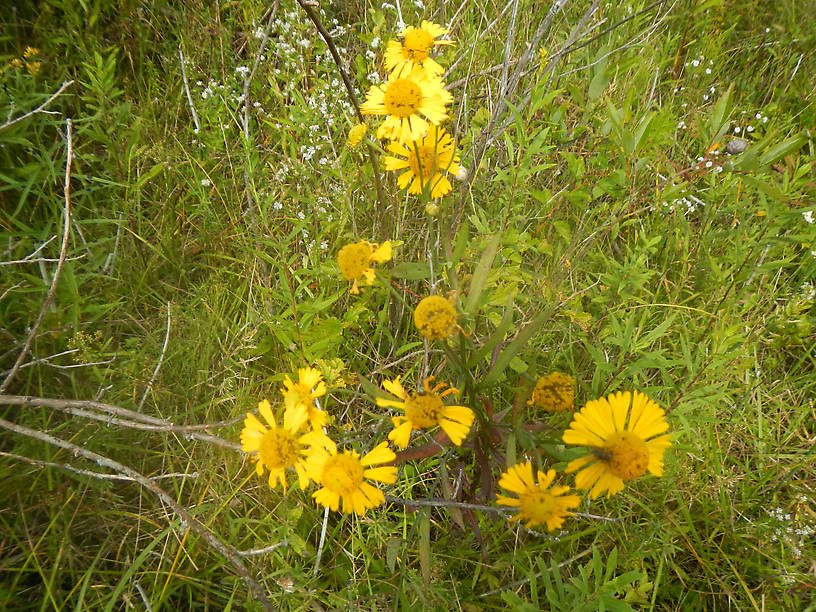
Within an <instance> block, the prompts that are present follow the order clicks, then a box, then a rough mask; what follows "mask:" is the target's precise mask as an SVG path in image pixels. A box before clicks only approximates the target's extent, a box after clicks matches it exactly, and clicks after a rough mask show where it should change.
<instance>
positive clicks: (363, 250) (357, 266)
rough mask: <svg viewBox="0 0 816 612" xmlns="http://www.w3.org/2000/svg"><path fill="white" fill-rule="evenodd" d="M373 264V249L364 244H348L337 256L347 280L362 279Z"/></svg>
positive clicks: (338, 263)
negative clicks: (371, 263)
mask: <svg viewBox="0 0 816 612" xmlns="http://www.w3.org/2000/svg"><path fill="white" fill-rule="evenodd" d="M370 262H371V247H370V246H368V245H367V244H366V243H364V242H358V243H355V244H347V245H346V246H344V247H343V248H342V249H340V252H339V253H338V254H337V265H338V266H340V271H341V272H342V273H343V276H345V277H346V280H354V279H355V278H360V277H361V276H362V275H363V272H364V271H365V270H367V269H368V264H369V263H370Z"/></svg>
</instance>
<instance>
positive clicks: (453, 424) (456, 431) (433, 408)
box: [377, 376, 473, 448]
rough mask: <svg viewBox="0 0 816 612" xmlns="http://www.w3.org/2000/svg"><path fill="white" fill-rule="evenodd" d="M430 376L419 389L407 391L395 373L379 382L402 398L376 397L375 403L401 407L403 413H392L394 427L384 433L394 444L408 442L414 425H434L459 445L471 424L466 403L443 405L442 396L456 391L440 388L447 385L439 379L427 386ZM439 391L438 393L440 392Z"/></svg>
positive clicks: (471, 415) (400, 444) (471, 419)
mask: <svg viewBox="0 0 816 612" xmlns="http://www.w3.org/2000/svg"><path fill="white" fill-rule="evenodd" d="M432 381H433V376H431V377H429V378H426V379H425V381H424V382H423V390H422V391H420V392H419V393H416V392H414V391H411V392H410V393H409V392H408V391H406V390H405V388H404V387H403V386H402V384H401V383H400V379H399V377H397V378H396V379H394V380H386V381H384V382H383V388H384V389H385V390H386V391H388V392H389V393H391V394H393V395H396V396H397V397H398V398H400V400H402V401H399V402H398V401H396V400H389V399H385V398H380V397H378V398H377V405H378V406H392V407H394V408H402V409H403V410H404V411H405V416H397V417H392V418H391V422H392V423H393V424H394V429H393V430H392V431H391V433H390V434H388V439H389V440H391V441H392V442H394V444H395V445H396V446H397V447H398V448H405V447H406V446H408V441H409V440H410V438H411V432H412V431H413V430H414V429H423V430H424V429H431V428H432V427H436V426H437V425H438V426H439V427H441V428H442V431H444V432H445V433H446V434H447V435H448V437H449V438H450V439H451V442H453V443H454V444H455V445H456V446H461V445H462V441H463V440H464V439H465V438H466V437H467V435H468V432H469V431H470V427H471V425H473V411H472V410H471V409H470V408H468V407H466V406H447V405H446V404H445V403H444V402H443V401H442V399H443V398H444V397H445V396H446V395H450V394H451V393H459V391H458V390H457V389H454V388H453V387H451V388H450V389H447V390H445V391H442V390H443V389H444V388H445V387H447V385H446V384H445V383H439V384H437V385H435V386H434V387H433V388H431V385H430V383H431V382H432ZM440 391H441V393H440Z"/></svg>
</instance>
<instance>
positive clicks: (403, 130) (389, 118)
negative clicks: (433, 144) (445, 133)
mask: <svg viewBox="0 0 816 612" xmlns="http://www.w3.org/2000/svg"><path fill="white" fill-rule="evenodd" d="M452 101H453V96H452V95H451V93H450V92H449V91H447V90H446V89H445V88H444V83H442V81H441V80H440V79H439V78H438V77H434V76H432V75H430V74H428V72H427V71H426V70H425V69H424V68H421V67H419V66H417V67H415V68H414V69H413V70H411V72H409V73H408V74H406V75H402V76H396V75H395V74H394V73H392V74H391V76H389V77H388V80H387V81H386V82H385V84H384V85H373V86H372V87H371V89H369V90H368V93H367V94H366V101H365V102H364V103H363V104H361V105H360V112H361V113H362V114H364V115H386V118H385V121H383V122H382V124H381V125H380V127H379V128H378V129H377V138H387V139H389V140H398V141H400V142H405V141H407V140H416V139H418V138H421V137H422V136H423V135H424V134H425V132H427V131H428V123H429V122H430V123H431V124H433V125H438V124H439V123H440V122H442V121H444V120H445V119H447V118H448V111H447V110H446V108H445V106H446V105H447V104H450V103H451V102H452Z"/></svg>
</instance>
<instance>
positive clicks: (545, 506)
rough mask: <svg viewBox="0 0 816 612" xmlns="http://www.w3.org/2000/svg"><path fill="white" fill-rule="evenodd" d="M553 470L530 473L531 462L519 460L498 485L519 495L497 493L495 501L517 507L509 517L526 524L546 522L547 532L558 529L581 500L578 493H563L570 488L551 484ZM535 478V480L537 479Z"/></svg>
mask: <svg viewBox="0 0 816 612" xmlns="http://www.w3.org/2000/svg"><path fill="white" fill-rule="evenodd" d="M554 478H555V470H548V471H547V473H546V474H545V473H544V472H542V471H541V470H538V471H537V473H536V474H535V475H534V474H533V465H532V463H529V462H527V463H518V464H516V465H514V466H513V467H511V468H509V469H508V470H507V471H506V472H505V473H504V474H502V477H501V480H499V486H500V487H504V488H505V489H507V490H508V491H511V492H513V493H516V494H517V495H518V497H517V498H516V497H505V496H504V495H498V494H497V495H496V503H498V504H499V505H502V506H511V507H515V508H518V509H519V513H518V514H517V515H515V516H514V517H513V518H511V519H510V520H513V521H519V520H522V519H523V520H524V521H526V523H527V527H535V526H536V525H546V526H547V529H548V530H549V531H553V530H554V529H560V528H561V526H562V525H563V524H564V519H565V518H566V517H568V516H573V514H572V512H570V511H569V510H570V508H575V507H577V506H578V505H579V504H580V503H581V498H580V497H579V496H577V495H564V493H566V492H567V491H569V490H570V488H569V487H552V488H550V484H551V483H552V481H553V479H554ZM536 479H537V480H538V482H536Z"/></svg>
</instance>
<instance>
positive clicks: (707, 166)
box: [697, 149, 723, 174]
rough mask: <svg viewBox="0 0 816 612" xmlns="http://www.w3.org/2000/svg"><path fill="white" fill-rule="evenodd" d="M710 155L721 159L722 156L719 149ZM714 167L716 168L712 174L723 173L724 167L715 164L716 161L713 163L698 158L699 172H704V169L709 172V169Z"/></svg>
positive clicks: (703, 158)
mask: <svg viewBox="0 0 816 612" xmlns="http://www.w3.org/2000/svg"><path fill="white" fill-rule="evenodd" d="M710 153H711V155H713V156H714V157H719V156H720V154H721V151H720V150H719V149H714V150H713V151H711V152H710ZM712 167H713V168H714V169H713V170H712V172H714V173H716V174H719V173H720V172H722V171H723V167H722V166H721V165H720V164H719V163H718V162H715V161H713V160H711V159H706V158H705V157H698V158H697V170H704V169H705V170H708V169H710V168H712Z"/></svg>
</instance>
